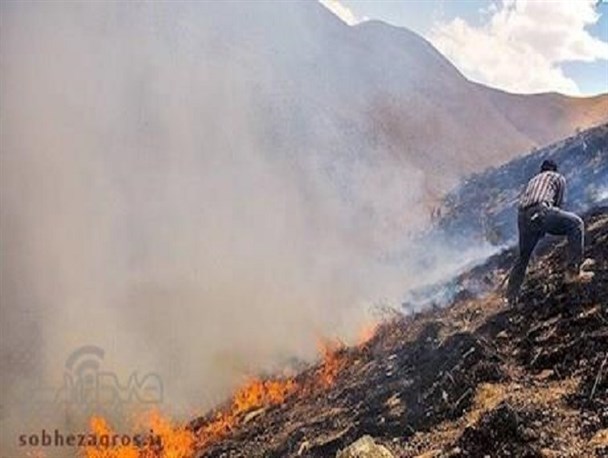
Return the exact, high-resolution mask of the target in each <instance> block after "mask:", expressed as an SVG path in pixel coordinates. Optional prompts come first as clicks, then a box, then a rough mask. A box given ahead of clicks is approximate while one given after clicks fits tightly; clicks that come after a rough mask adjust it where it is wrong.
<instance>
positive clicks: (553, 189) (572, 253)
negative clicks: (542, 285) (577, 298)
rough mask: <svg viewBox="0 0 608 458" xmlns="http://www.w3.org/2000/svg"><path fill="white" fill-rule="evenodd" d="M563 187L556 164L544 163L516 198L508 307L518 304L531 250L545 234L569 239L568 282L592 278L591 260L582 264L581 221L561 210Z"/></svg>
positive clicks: (547, 161)
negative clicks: (516, 250)
mask: <svg viewBox="0 0 608 458" xmlns="http://www.w3.org/2000/svg"><path fill="white" fill-rule="evenodd" d="M565 188H566V179H565V178H564V176H563V175H561V174H560V173H558V171H557V164H555V162H553V161H550V160H545V161H544V162H543V163H542V165H541V168H540V173H538V174H537V175H536V176H535V177H534V178H532V179H531V180H530V181H529V182H528V185H527V186H526V188H525V190H524V192H523V193H522V195H521V197H520V199H519V210H518V216H517V226H518V229H519V258H518V260H517V262H516V263H515V265H514V266H513V268H512V269H511V274H510V276H509V285H508V288H507V299H508V300H509V303H510V304H514V303H516V302H517V297H518V295H519V289H520V287H521V284H522V283H523V280H524V277H525V275H526V269H527V267H528V263H529V261H530V257H531V256H532V252H533V251H534V247H536V244H537V243H538V241H539V240H540V239H541V238H542V237H543V236H544V235H545V234H551V235H564V236H567V237H568V251H569V257H568V268H567V271H566V277H565V278H566V281H567V282H577V281H581V282H588V281H590V280H591V279H592V278H593V272H588V271H586V270H585V269H587V268H588V267H589V266H590V265H592V264H593V261H592V260H591V259H587V260H585V262H583V261H582V258H583V247H584V232H585V227H584V224H583V220H582V219H581V218H580V217H578V216H577V215H575V214H574V213H570V212H567V211H564V210H562V209H561V208H560V207H561V205H562V202H563V200H564V192H565V190H566V189H565Z"/></svg>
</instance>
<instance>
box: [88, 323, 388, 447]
mask: <svg viewBox="0 0 608 458" xmlns="http://www.w3.org/2000/svg"><path fill="white" fill-rule="evenodd" d="M370 329H371V330H370V331H368V332H367V333H366V335H369V337H367V338H366V339H365V341H367V340H369V338H371V337H372V336H373V333H374V332H375V329H376V327H375V326H374V327H373V328H370ZM319 350H320V353H321V356H322V358H323V361H322V362H321V364H320V365H319V367H318V368H317V369H316V370H315V371H314V373H313V374H314V376H312V377H308V378H307V379H305V380H304V381H302V382H300V383H298V382H296V380H294V379H293V378H291V377H288V378H284V379H273V380H261V379H259V378H252V379H250V380H248V381H247V382H246V383H245V384H244V385H243V386H242V387H241V388H239V389H238V390H237V391H236V392H235V394H234V396H233V397H232V400H231V402H230V403H229V404H228V406H227V407H226V408H225V409H223V410H220V411H218V412H217V413H216V414H215V415H214V416H213V417H212V418H210V419H209V420H208V421H207V422H206V423H204V424H203V425H202V426H200V427H199V428H198V429H197V431H196V433H193V432H191V431H189V430H187V429H185V428H183V427H176V426H174V425H173V424H172V423H171V422H170V421H169V420H167V419H165V418H163V417H162V416H161V415H160V414H159V413H158V412H153V413H152V414H150V415H149V417H148V418H147V420H146V425H147V428H149V429H150V431H151V432H152V433H153V434H155V435H157V436H159V437H160V441H159V443H151V444H145V445H144V446H143V447H136V446H122V445H117V446H112V447H100V446H89V447H86V448H85V449H84V451H83V457H84V458H190V457H191V456H192V455H193V454H194V451H195V450H196V451H199V452H200V451H202V450H204V449H205V448H207V447H209V446H210V445H212V444H213V443H215V442H217V441H219V440H221V439H222V438H224V437H225V436H226V435H228V434H229V433H230V432H231V431H232V430H234V428H235V427H237V426H238V425H239V424H240V423H241V422H242V421H243V419H244V418H245V416H244V414H245V413H247V412H250V411H252V410H254V409H259V408H263V407H269V406H273V405H278V404H281V403H283V402H284V401H285V400H286V399H287V398H288V397H289V396H292V395H297V396H304V395H308V394H310V393H311V392H313V391H315V390H318V389H325V388H328V387H329V386H331V385H332V384H333V383H334V382H335V380H336V378H337V377H338V374H339V373H340V371H342V370H343V369H344V368H345V367H346V364H347V353H346V352H345V351H344V350H345V346H344V344H343V343H342V342H340V341H337V340H333V341H332V340H327V339H322V340H320V342H319ZM91 429H92V431H93V433H95V434H97V435H101V434H110V435H111V434H112V430H111V428H110V427H109V425H108V423H107V422H106V420H105V419H103V418H101V417H93V418H92V419H91Z"/></svg>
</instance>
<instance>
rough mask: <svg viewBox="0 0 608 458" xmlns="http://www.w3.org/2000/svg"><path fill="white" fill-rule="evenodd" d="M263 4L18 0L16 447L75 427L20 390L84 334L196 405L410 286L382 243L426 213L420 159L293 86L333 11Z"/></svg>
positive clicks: (14, 42) (122, 363)
mask: <svg viewBox="0 0 608 458" xmlns="http://www.w3.org/2000/svg"><path fill="white" fill-rule="evenodd" d="M251 3H256V4H257V5H258V6H257V7H256V8H257V9H256V8H253V7H252V6H248V7H245V6H244V5H246V2H241V3H235V4H231V5H228V6H226V5H225V4H224V5H223V6H222V5H220V3H219V2H218V3H214V4H212V3H211V2H200V3H196V2H188V3H177V4H176V3H172V4H165V3H157V2H153V3H135V2H133V3H132V2H124V3H118V2H83V3H76V2H69V3H59V2H32V3H20V4H17V3H8V2H5V3H2V6H1V8H2V10H1V12H2V15H1V20H2V22H1V31H2V37H1V42H0V52H1V64H0V65H1V67H0V70H1V94H0V95H1V100H2V105H1V118H0V123H1V150H2V159H1V160H2V162H1V172H0V173H1V179H2V195H1V204H2V215H1V216H2V220H1V235H2V272H1V273H2V291H1V294H2V329H1V331H2V349H1V350H2V351H1V357H2V359H1V368H0V370H1V372H2V405H3V410H2V422H3V424H4V425H5V426H7V428H3V430H4V431H5V433H6V434H7V435H8V436H9V437H8V438H7V437H5V438H3V443H4V444H9V442H10V443H14V440H15V438H14V434H15V431H19V430H20V428H25V427H26V426H27V427H28V430H29V428H33V427H34V426H40V425H41V426H46V427H60V426H61V425H57V424H53V423H51V424H49V421H48V419H47V418H40V414H39V413H37V412H36V411H35V409H34V410H32V409H29V410H28V409H25V410H24V409H22V408H20V403H21V401H20V398H19V397H18V396H17V394H16V393H17V392H18V391H19V392H23V391H25V392H27V391H28V390H29V389H30V387H31V389H34V388H33V387H35V386H38V385H44V386H57V385H58V384H60V383H61V378H62V373H63V370H64V362H65V358H66V356H67V355H68V354H69V353H70V352H71V351H73V350H74V349H76V348H78V347H80V346H81V345H84V344H94V345H97V346H100V347H102V348H103V349H105V350H106V352H107V359H108V361H106V363H107V364H108V365H109V366H110V367H111V369H113V370H115V371H116V372H117V373H119V374H121V376H122V375H124V374H129V373H130V372H131V371H134V370H140V371H143V372H145V371H156V372H158V373H159V374H160V375H161V376H162V378H163V380H164V383H165V389H166V393H165V394H166V402H167V403H168V404H170V405H171V406H173V407H175V409H176V411H178V412H181V413H184V412H186V413H189V412H187V408H192V409H196V410H198V411H202V410H203V409H206V408H208V407H210V406H211V405H213V404H214V403H215V402H217V401H218V399H221V396H223V395H225V394H227V393H228V392H229V391H230V390H231V389H233V387H234V386H235V384H237V383H239V382H240V381H241V380H242V378H243V376H244V374H247V373H252V372H255V371H257V370H260V369H268V368H272V367H275V366H276V365H277V364H280V363H281V362H284V361H286V360H287V359H289V358H292V357H299V358H309V357H311V356H313V355H314V353H315V345H316V340H317V338H318V337H319V336H323V335H325V336H327V335H329V336H335V335H338V336H343V337H346V338H348V336H349V335H352V333H353V332H354V331H353V330H354V329H355V328H356V326H357V325H358V324H360V323H361V321H362V320H363V309H364V307H365V305H366V304H367V303H368V302H367V301H369V300H373V299H374V298H376V297H379V296H378V295H380V294H381V295H382V296H384V297H390V296H391V294H392V293H394V292H396V291H398V292H401V291H403V290H404V289H405V287H406V286H407V278H406V276H405V273H404V271H403V270H402V268H403V266H399V268H393V267H381V265H380V264H379V263H378V262H377V254H378V252H379V247H380V246H381V244H382V243H384V242H385V241H387V240H388V241H390V240H391V239H390V237H393V238H394V237H395V236H397V237H400V236H402V235H403V233H404V229H405V228H407V227H410V228H412V227H415V226H416V224H418V223H419V222H420V221H421V220H422V219H423V217H422V214H421V213H419V212H417V211H416V209H418V210H419V207H414V202H417V200H418V199H419V198H420V196H421V195H422V190H421V186H420V180H421V176H420V173H419V172H417V171H416V170H413V169H410V168H408V167H407V166H406V165H405V164H403V163H401V162H399V161H398V160H397V159H395V158H394V157H392V156H386V157H385V156H382V155H380V154H379V153H378V151H380V150H381V149H382V145H375V146H373V145H372V146H370V147H369V156H368V157H365V158H361V157H358V156H357V155H356V154H354V153H353V154H350V153H349V152H348V151H346V152H345V151H343V150H341V148H342V144H341V140H340V139H341V138H343V137H344V136H349V135H359V133H358V132H356V131H352V130H349V126H341V125H336V124H335V121H332V120H331V119H335V118H331V119H330V117H329V116H328V115H327V113H326V112H324V111H323V110H322V109H320V110H319V111H317V112H315V111H313V110H312V109H311V108H310V107H314V106H316V105H314V104H313V103H312V102H311V100H313V101H314V100H315V97H317V96H318V97H320V98H324V97H326V96H327V97H329V95H328V94H330V93H333V92H336V91H337V92H340V91H345V90H346V89H345V88H344V87H340V88H336V87H327V88H323V87H319V94H308V95H307V96H309V98H306V99H303V100H300V99H297V98H295V96H294V94H298V91H297V90H296V87H297V85H298V84H299V83H298V81H297V79H296V77H298V76H299V77H301V78H308V77H311V74H308V73H306V72H307V71H308V69H307V68H303V69H302V73H301V74H299V73H298V72H299V71H300V69H299V67H298V62H299V60H304V61H306V59H308V54H307V53H313V52H323V51H322V50H321V51H319V50H320V49H321V46H328V47H329V48H331V46H330V43H329V42H327V41H326V40H327V37H326V36H323V35H322V36H321V39H318V38H315V37H316V36H318V35H319V31H318V30H314V29H313V27H312V25H311V24H309V21H312V20H313V19H314V20H316V19H315V18H316V15H317V14H320V13H319V12H318V11H317V10H316V9H314V11H313V13H311V14H308V15H307V14H304V15H301V16H300V15H298V14H300V13H301V11H304V10H305V8H304V7H301V6H299V7H297V8H295V7H292V8H291V9H290V8H288V7H286V6H281V7H279V6H278V5H279V3H282V2H278V3H274V4H272V5H270V4H261V3H259V4H258V2H251ZM287 3H289V2H285V4H287ZM275 7H276V8H281V9H282V10H281V11H280V12H279V13H277V12H276V11H274V10H275ZM306 8H307V7H306ZM292 10H294V11H295V12H294V11H292ZM296 13H298V14H296ZM324 13H325V12H324ZM261 18H266V19H264V21H265V22H264V21H262V23H261V24H260V21H261ZM278 19H280V21H283V22H285V24H279V22H280V21H279V20H278ZM307 21H308V22H307ZM332 21H333V19H330V20H329V26H330V27H343V25H342V24H334V23H333V22H332ZM344 27H345V26H344ZM275 29H276V30H275ZM273 30H275V31H274V32H273ZM287 30H292V32H293V33H294V34H297V36H298V37H299V40H300V41H301V42H302V43H305V44H306V46H307V47H306V48H304V49H303V51H302V55H299V56H291V55H288V54H281V53H283V52H284V50H285V49H289V47H290V46H292V45H293V46H292V48H293V49H298V47H297V46H300V45H298V44H297V43H296V44H289V46H287V45H285V44H284V43H283V45H282V46H278V45H277V49H274V48H273V41H272V40H268V37H266V36H265V35H264V34H269V33H270V34H272V33H274V34H275V37H276V40H286V41H289V40H294V38H293V37H292V36H290V35H289V34H285V33H284V32H285V31H287ZM340 30H342V29H340ZM330 32H331V30H330ZM329 35H331V34H330V33H328V36H329ZM319 40H320V43H319ZM263 44H264V45H269V49H268V47H266V48H264V49H259V48H262V45H263ZM276 62H279V64H276ZM271 63H274V64H276V65H279V66H280V68H281V69H287V70H286V71H283V73H280V72H277V71H276V68H272V67H271ZM274 64H273V65H274ZM347 64H348V63H344V64H343V65H346V66H347V67H348V65H347ZM355 64H357V63H355V62H353V69H354V66H355ZM318 71H319V72H322V69H318ZM319 81H323V79H322V78H320V79H319ZM344 84H345V85H347V84H348V83H347V82H345V83H344ZM336 97H337V96H336ZM323 100H325V99H323ZM361 103H363V101H362V102H361ZM324 104H328V105H330V102H325V101H324V102H323V103H321V104H320V105H319V106H321V107H324V106H325V105H324ZM311 139H314V143H313V142H311ZM312 144H315V145H319V144H321V145H325V147H324V149H323V150H319V149H312V147H311V146H310V145H312ZM408 211H409V213H407V212H408ZM381 242H382V243H381ZM59 416H60V417H61V415H59ZM61 418H63V417H61ZM63 419H65V418H63ZM56 420H57V419H53V421H56ZM7 447H8V446H7Z"/></svg>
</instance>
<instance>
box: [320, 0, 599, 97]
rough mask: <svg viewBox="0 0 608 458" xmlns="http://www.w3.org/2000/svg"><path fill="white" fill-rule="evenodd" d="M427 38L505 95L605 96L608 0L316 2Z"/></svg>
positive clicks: (350, 17)
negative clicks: (560, 93)
mask: <svg viewBox="0 0 608 458" xmlns="http://www.w3.org/2000/svg"><path fill="white" fill-rule="evenodd" d="M320 1H321V3H322V4H324V5H325V6H326V7H328V8H329V9H330V10H332V11H333V12H334V13H336V14H337V15H338V16H339V17H340V18H341V19H342V20H344V21H345V22H347V23H348V24H351V25H353V24H357V23H359V22H362V21H365V20H369V19H379V20H381V21H384V22H387V23H389V24H393V25H396V26H402V27H407V28H409V29H411V30H413V31H415V32H417V33H419V34H420V35H422V36H423V37H425V38H426V39H427V40H429V41H430V42H431V43H432V44H433V45H434V46H435V47H436V48H438V49H439V50H440V51H441V52H442V53H443V54H444V55H445V56H446V57H447V58H449V59H450V60H451V61H452V63H453V64H454V65H456V67H458V69H459V70H460V71H461V72H462V73H463V74H464V75H465V76H467V77H468V78H469V79H472V80H474V81H478V82H480V83H483V84H487V85H489V86H493V87H498V88H500V89H504V90H508V91H511V92H521V93H534V92H549V91H557V92H562V93H566V94H570V95H593V94H598V93H604V92H608V0H320Z"/></svg>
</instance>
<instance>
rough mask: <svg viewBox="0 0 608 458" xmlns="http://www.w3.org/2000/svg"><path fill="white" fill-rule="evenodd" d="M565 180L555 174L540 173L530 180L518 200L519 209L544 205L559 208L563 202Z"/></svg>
mask: <svg viewBox="0 0 608 458" xmlns="http://www.w3.org/2000/svg"><path fill="white" fill-rule="evenodd" d="M565 189H566V179H565V178H564V176H563V175H561V174H559V173H557V172H551V171H547V172H541V173H539V174H538V175H536V176H535V177H534V178H532V179H531V180H530V181H529V182H528V185H527V186H526V189H525V190H524V192H523V193H522V195H521V197H520V198H519V208H527V207H530V206H531V205H536V204H540V203H545V204H548V205H550V206H555V207H559V206H561V205H562V201H563V200H564V191H565Z"/></svg>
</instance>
